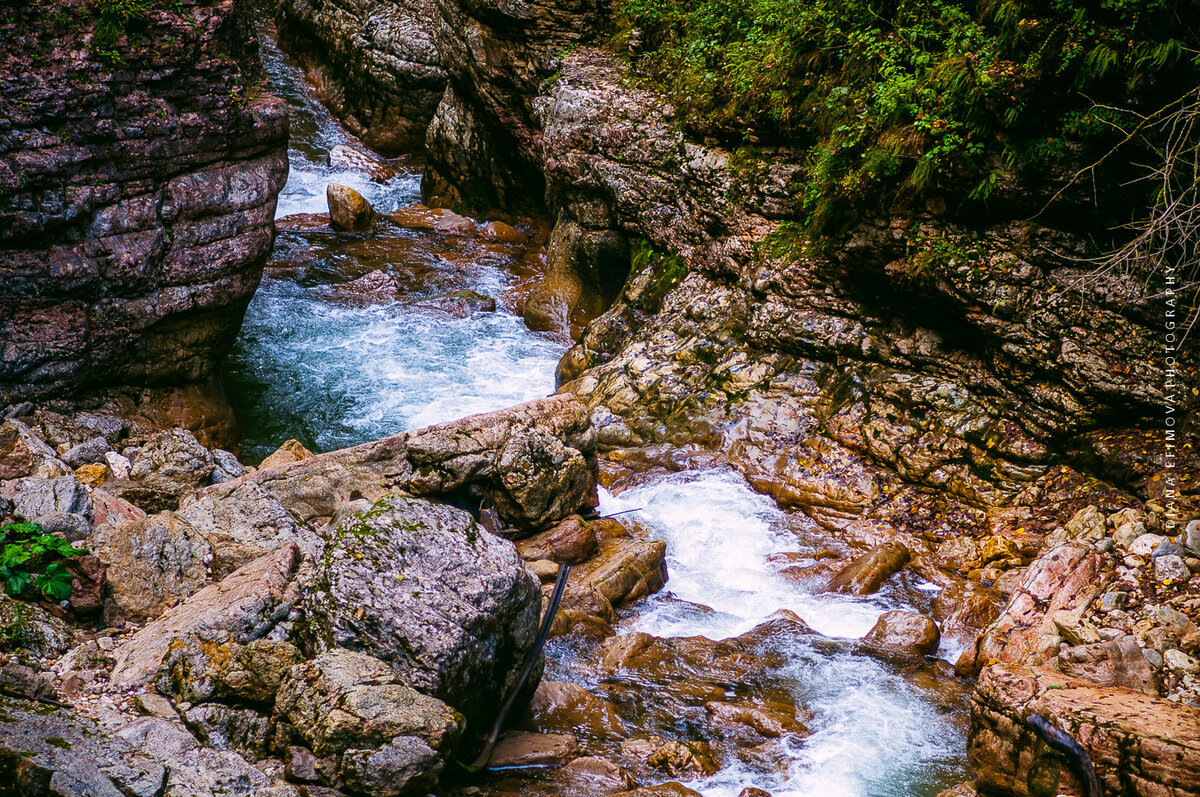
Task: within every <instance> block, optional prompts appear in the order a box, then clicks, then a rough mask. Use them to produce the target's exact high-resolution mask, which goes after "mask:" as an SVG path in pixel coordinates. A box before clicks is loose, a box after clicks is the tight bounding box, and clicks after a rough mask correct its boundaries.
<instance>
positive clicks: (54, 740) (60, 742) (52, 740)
mask: <svg viewBox="0 0 1200 797" xmlns="http://www.w3.org/2000/svg"><path fill="white" fill-rule="evenodd" d="M46 744H49V745H53V746H54V747H58V748H61V749H63V750H70V749H71V743H70V742H68V741H67V740H66V739H62V738H60V737H58V736H48V737H46Z"/></svg>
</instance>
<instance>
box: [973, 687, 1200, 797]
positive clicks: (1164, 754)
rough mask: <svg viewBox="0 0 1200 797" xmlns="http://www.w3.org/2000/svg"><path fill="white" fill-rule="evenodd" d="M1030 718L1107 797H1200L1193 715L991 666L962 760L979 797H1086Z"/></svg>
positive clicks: (1196, 715) (1199, 720)
mask: <svg viewBox="0 0 1200 797" xmlns="http://www.w3.org/2000/svg"><path fill="white" fill-rule="evenodd" d="M1031 713H1038V714H1041V715H1042V716H1044V717H1046V719H1048V720H1049V721H1050V723H1051V724H1052V725H1054V726H1056V727H1058V728H1060V729H1062V730H1064V731H1066V732H1068V733H1069V734H1070V735H1071V736H1072V737H1074V738H1075V739H1076V740H1077V741H1078V742H1079V744H1080V745H1081V746H1082V747H1083V748H1084V750H1086V751H1087V753H1088V756H1089V757H1090V758H1091V759H1092V763H1093V764H1094V765H1095V767H1096V771H1097V773H1098V774H1099V775H1100V778H1101V780H1102V781H1103V782H1104V786H1105V792H1106V793H1109V794H1145V795H1168V794H1169V795H1176V796H1177V797H1195V795H1200V709H1196V708H1192V707H1190V706H1183V705H1179V704H1178V703H1172V702H1170V701H1168V700H1164V699H1162V698H1158V697H1152V696H1150V695H1147V694H1145V693H1142V692H1137V691H1133V690H1130V689H1122V688H1119V687H1100V686H1097V685H1095V684H1093V683H1090V682H1087V681H1081V680H1079V679H1074V678H1069V677H1067V676H1065V675H1062V674H1061V673H1057V672H1053V671H1051V670H1045V669H1038V668H1033V669H1029V668H1026V667H1022V666H1019V665H1013V666H1004V665H996V666H991V667H988V668H987V669H985V670H984V671H983V674H982V675H981V676H980V679H979V685H978V689H977V691H976V694H975V698H974V706H973V707H972V710H971V732H970V735H969V737H968V748H967V754H968V757H969V759H970V763H971V765H972V766H973V767H974V769H975V772H976V777H977V783H976V786H977V788H978V789H979V791H980V792H982V793H985V794H989V795H991V794H995V795H1006V797H1032V795H1034V794H1071V795H1078V794H1082V793H1083V792H1082V791H1081V789H1080V786H1079V783H1078V782H1077V781H1076V779H1075V776H1074V775H1073V774H1072V772H1071V770H1070V768H1069V767H1068V766H1067V765H1066V764H1065V763H1064V762H1063V759H1062V757H1061V756H1059V755H1058V754H1056V753H1055V752H1053V751H1052V750H1050V749H1049V748H1048V747H1047V746H1046V745H1045V744H1044V743H1043V742H1041V741H1040V739H1039V738H1038V737H1037V736H1035V734H1034V732H1033V730H1032V729H1031V728H1030V727H1029V726H1028V725H1027V724H1026V722H1025V718H1026V717H1028V716H1029V714H1031ZM1032 784H1038V786H1039V788H1038V789H1035V788H1034V787H1033V785H1032Z"/></svg>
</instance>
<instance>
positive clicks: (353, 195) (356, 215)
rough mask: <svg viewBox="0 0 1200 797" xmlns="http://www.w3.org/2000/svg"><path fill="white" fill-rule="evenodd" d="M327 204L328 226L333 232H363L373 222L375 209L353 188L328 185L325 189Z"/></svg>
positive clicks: (333, 184)
mask: <svg viewBox="0 0 1200 797" xmlns="http://www.w3.org/2000/svg"><path fill="white" fill-rule="evenodd" d="M325 199H326V200H327V201H328V202H329V224H330V225H331V226H332V227H333V229H335V230H350V231H358V230H365V229H367V228H368V227H370V226H371V222H372V221H374V220H375V209H374V208H372V207H371V203H370V202H368V201H367V198H366V197H364V196H363V195H362V194H360V193H358V192H357V191H355V190H354V189H353V188H351V187H349V186H346V185H340V184H338V183H330V184H329V185H328V186H326V187H325Z"/></svg>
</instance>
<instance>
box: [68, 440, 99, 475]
mask: <svg viewBox="0 0 1200 797" xmlns="http://www.w3.org/2000/svg"><path fill="white" fill-rule="evenodd" d="M108 451H109V445H108V441H107V440H105V439H104V438H103V437H93V438H92V439H91V440H88V441H87V442H85V443H80V444H79V445H77V446H74V447H72V448H70V449H68V450H66V451H64V452H63V455H62V461H63V462H65V463H67V464H68V465H70V466H71V467H72V468H75V469H78V468H79V466H80V465H91V464H94V463H97V462H103V461H104V455H105V454H107V453H108Z"/></svg>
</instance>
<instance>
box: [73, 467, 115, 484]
mask: <svg viewBox="0 0 1200 797" xmlns="http://www.w3.org/2000/svg"><path fill="white" fill-rule="evenodd" d="M75 478H77V479H79V483H80V484H86V485H87V486H88V487H99V486H100V485H102V484H104V483H105V482H106V481H108V466H107V465H103V464H100V463H92V464H90V465H80V466H79V467H78V468H76V469H75Z"/></svg>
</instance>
